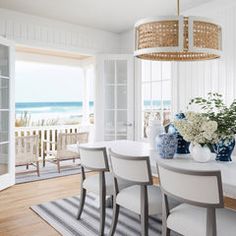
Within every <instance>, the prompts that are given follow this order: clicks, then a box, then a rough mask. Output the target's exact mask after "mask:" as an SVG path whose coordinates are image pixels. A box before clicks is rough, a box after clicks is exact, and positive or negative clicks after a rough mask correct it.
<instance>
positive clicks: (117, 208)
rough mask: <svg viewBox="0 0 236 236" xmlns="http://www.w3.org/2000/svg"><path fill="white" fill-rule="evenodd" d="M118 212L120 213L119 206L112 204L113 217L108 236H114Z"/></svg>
mask: <svg viewBox="0 0 236 236" xmlns="http://www.w3.org/2000/svg"><path fill="white" fill-rule="evenodd" d="M114 201H115V200H114ZM119 212H120V206H119V205H117V204H116V203H114V207H113V217H112V223H111V228H110V232H109V236H113V235H114V234H115V231H116V226H117V222H118V217H119Z"/></svg>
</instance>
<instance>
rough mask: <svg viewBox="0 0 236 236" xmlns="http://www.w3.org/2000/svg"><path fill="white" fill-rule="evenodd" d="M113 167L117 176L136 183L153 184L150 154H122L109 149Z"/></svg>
mask: <svg viewBox="0 0 236 236" xmlns="http://www.w3.org/2000/svg"><path fill="white" fill-rule="evenodd" d="M109 155H110V161H111V169H112V172H113V174H114V176H115V177H116V178H120V179H124V180H127V181H130V182H133V183H134V184H139V185H149V184H152V175H151V167H150V161H149V157H148V156H138V157H135V156H126V155H120V154H117V153H115V152H113V151H112V150H111V149H109Z"/></svg>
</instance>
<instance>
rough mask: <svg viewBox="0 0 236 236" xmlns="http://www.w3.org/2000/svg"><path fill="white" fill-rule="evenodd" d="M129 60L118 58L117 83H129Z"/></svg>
mask: <svg viewBox="0 0 236 236" xmlns="http://www.w3.org/2000/svg"><path fill="white" fill-rule="evenodd" d="M127 73H128V70H127V61H126V60H117V61H116V78H117V84H127Z"/></svg>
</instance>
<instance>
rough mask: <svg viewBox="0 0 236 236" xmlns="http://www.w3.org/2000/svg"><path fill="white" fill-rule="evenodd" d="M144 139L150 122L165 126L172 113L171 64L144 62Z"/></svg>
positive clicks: (142, 85) (142, 86)
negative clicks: (157, 121)
mask: <svg viewBox="0 0 236 236" xmlns="http://www.w3.org/2000/svg"><path fill="white" fill-rule="evenodd" d="M141 88H142V130H143V132H142V133H143V134H142V137H143V138H146V137H147V127H148V125H149V120H151V119H158V120H160V121H161V122H163V123H164V124H166V123H168V122H169V120H170V112H171V63H170V62H156V61H142V84H141Z"/></svg>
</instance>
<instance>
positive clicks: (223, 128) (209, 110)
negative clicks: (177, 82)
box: [189, 93, 236, 142]
mask: <svg viewBox="0 0 236 236" xmlns="http://www.w3.org/2000/svg"><path fill="white" fill-rule="evenodd" d="M192 104H197V105H199V106H200V108H201V111H202V115H203V116H204V117H206V118H207V119H208V120H211V121H215V122H216V123H217V124H218V128H217V135H218V139H219V140H220V139H221V140H222V139H224V140H225V141H226V142H227V140H230V139H232V138H233V137H234V135H235V134H236V100H234V101H233V102H232V103H231V105H230V106H226V104H225V103H224V101H223V96H222V95H221V94H218V93H208V96H207V99H205V98H202V97H197V98H194V99H192V100H191V101H190V103H189V105H192Z"/></svg>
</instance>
